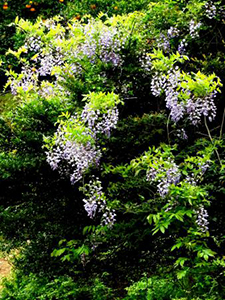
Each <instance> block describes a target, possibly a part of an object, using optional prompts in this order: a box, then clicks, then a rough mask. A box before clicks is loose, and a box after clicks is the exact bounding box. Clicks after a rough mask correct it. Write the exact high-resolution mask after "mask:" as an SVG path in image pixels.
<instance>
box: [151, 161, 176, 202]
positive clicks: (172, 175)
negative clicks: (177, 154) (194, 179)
mask: <svg viewBox="0 0 225 300" xmlns="http://www.w3.org/2000/svg"><path fill="white" fill-rule="evenodd" d="M154 165H155V167H151V168H150V169H148V170H147V173H146V179H147V181H149V182H157V191H158V193H159V194H160V196H161V197H163V198H164V197H165V196H166V195H167V194H168V192H169V188H170V186H171V185H172V184H174V185H177V184H178V183H179V182H180V178H181V173H180V171H179V168H178V166H177V165H176V163H175V162H174V161H173V160H168V161H164V162H163V164H161V166H160V168H159V165H160V161H155V162H154Z"/></svg>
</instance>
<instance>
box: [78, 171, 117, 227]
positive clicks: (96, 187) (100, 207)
mask: <svg viewBox="0 0 225 300" xmlns="http://www.w3.org/2000/svg"><path fill="white" fill-rule="evenodd" d="M80 190H81V191H82V192H83V193H84V195H85V196H86V198H85V199H83V202H84V209H85V210H86V212H87V214H88V216H89V217H90V218H91V219H93V218H94V217H95V216H96V215H97V214H99V213H101V214H102V218H101V224H102V225H107V226H108V227H112V226H113V225H114V223H115V221H116V219H115V217H116V213H115V210H114V209H110V208H109V207H108V206H107V202H106V196H105V194H104V192H103V189H102V183H101V181H100V180H99V179H98V178H95V177H93V179H91V180H90V181H89V182H88V183H87V184H85V185H84V186H83V187H81V188H80Z"/></svg>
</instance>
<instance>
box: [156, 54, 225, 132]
mask: <svg viewBox="0 0 225 300" xmlns="http://www.w3.org/2000/svg"><path fill="white" fill-rule="evenodd" d="M151 56H152V57H153V59H152V70H153V76H152V81H151V91H152V94H153V95H154V96H156V97H159V96H163V95H164V96H165V102H166V107H167V108H168V109H169V110H170V117H171V119H172V120H173V121H174V122H175V123H177V122H179V121H180V120H181V119H184V118H187V119H188V120H189V121H191V123H192V124H193V125H195V126H196V125H198V124H199V123H200V122H201V119H202V117H207V118H208V120H209V121H210V122H212V121H213V120H214V119H215V117H216V105H215V98H216V95H217V93H218V92H220V89H219V87H220V86H222V84H221V82H220V79H219V78H218V77H217V76H216V75H215V74H212V75H209V76H206V75H204V74H202V73H201V72H198V73H196V74H188V73H184V72H182V73H181V71H180V69H179V67H178V66H174V64H175V63H176V61H179V62H182V61H183V59H188V58H187V57H185V56H181V55H180V54H179V53H177V54H173V55H171V56H170V57H166V56H164V55H163V53H162V52H160V51H158V52H155V53H154V54H152V55H151Z"/></svg>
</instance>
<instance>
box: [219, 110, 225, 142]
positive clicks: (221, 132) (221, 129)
mask: <svg viewBox="0 0 225 300" xmlns="http://www.w3.org/2000/svg"><path fill="white" fill-rule="evenodd" d="M224 117H225V108H224V110H223V117H222V123H221V127H220V139H221V138H222V135H223V125H224Z"/></svg>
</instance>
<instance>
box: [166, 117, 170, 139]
mask: <svg viewBox="0 0 225 300" xmlns="http://www.w3.org/2000/svg"><path fill="white" fill-rule="evenodd" d="M169 121H170V114H169V116H168V119H167V123H166V130H167V139H168V143H169V145H170V132H169Z"/></svg>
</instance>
